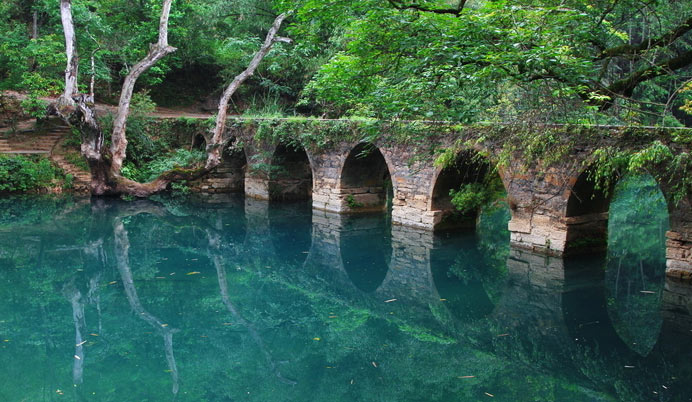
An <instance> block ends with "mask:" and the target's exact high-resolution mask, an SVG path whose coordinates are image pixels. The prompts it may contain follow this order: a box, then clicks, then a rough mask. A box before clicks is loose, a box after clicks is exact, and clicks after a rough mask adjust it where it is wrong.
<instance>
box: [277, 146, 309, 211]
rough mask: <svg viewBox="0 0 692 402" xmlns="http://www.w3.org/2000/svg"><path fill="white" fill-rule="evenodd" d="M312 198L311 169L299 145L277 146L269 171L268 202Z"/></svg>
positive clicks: (306, 156) (305, 154)
mask: <svg viewBox="0 0 692 402" xmlns="http://www.w3.org/2000/svg"><path fill="white" fill-rule="evenodd" d="M311 198H312V168H311V167H310V159H309V158H308V155H307V153H306V152H305V149H304V148H303V147H301V146H300V145H293V144H279V146H277V147H276V150H274V155H273V156H272V160H271V169H270V171H269V200H270V201H306V200H310V199H311Z"/></svg>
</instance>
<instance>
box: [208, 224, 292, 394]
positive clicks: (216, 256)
mask: <svg viewBox="0 0 692 402" xmlns="http://www.w3.org/2000/svg"><path fill="white" fill-rule="evenodd" d="M207 236H208V237H209V254H210V256H209V257H210V259H211V261H212V262H213V264H214V268H216V275H217V278H218V281H219V291H220V292H221V300H222V301H223V304H224V305H225V306H226V309H227V310H228V311H229V312H230V313H231V315H233V318H235V319H236V321H238V322H239V323H240V324H241V325H242V326H244V327H245V328H247V330H248V332H249V333H250V336H251V337H252V339H253V340H254V341H255V343H256V344H257V346H258V347H259V348H260V351H262V355H263V356H264V359H265V360H266V362H267V365H268V366H269V369H270V370H271V372H272V373H273V374H274V375H275V376H276V378H278V379H279V381H281V382H283V383H284V384H289V385H295V384H297V382H296V381H293V380H289V379H288V378H286V377H284V376H283V375H282V374H281V372H280V371H279V368H278V365H279V364H283V363H285V362H276V361H275V360H274V358H273V357H272V355H271V353H270V352H269V349H268V348H267V346H266V345H265V343H264V340H263V339H262V337H261V336H260V334H259V332H257V329H256V328H255V326H254V325H253V324H252V323H251V322H249V321H248V320H246V319H245V318H243V316H242V315H241V314H240V312H239V311H238V309H237V308H236V306H235V305H234V304H233V302H231V298H230V297H229V295H228V280H227V279H226V267H225V266H224V263H223V255H222V253H221V237H220V236H219V235H218V234H216V233H213V232H212V231H211V230H207Z"/></svg>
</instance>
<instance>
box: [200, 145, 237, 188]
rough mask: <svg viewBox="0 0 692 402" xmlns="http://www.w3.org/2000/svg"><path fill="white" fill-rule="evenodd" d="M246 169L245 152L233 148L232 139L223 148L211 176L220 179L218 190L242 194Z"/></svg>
mask: <svg viewBox="0 0 692 402" xmlns="http://www.w3.org/2000/svg"><path fill="white" fill-rule="evenodd" d="M205 147H206V144H205ZM246 169H247V157H246V156H245V152H244V151H243V150H242V149H239V148H238V147H236V146H235V139H233V140H232V141H230V142H229V143H228V145H226V148H224V150H223V159H222V161H221V164H219V166H218V167H217V168H216V169H215V172H214V173H213V174H212V176H215V177H217V178H218V179H220V181H219V182H218V184H217V185H218V188H219V189H223V190H224V191H223V192H229V193H243V192H244V191H245V171H246ZM212 185H213V184H212Z"/></svg>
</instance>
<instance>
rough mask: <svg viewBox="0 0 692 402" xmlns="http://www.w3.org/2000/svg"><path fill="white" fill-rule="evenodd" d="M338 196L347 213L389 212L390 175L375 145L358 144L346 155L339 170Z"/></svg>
mask: <svg viewBox="0 0 692 402" xmlns="http://www.w3.org/2000/svg"><path fill="white" fill-rule="evenodd" d="M341 194H342V197H343V200H344V209H345V210H346V211H347V212H376V211H386V210H389V209H391V206H392V200H393V199H394V189H393V186H392V176H391V174H390V172H389V167H388V166H387V161H386V160H385V158H384V156H383V155H382V152H380V150H379V149H377V147H376V146H375V145H373V144H371V143H361V144H358V145H357V146H356V147H355V148H353V149H352V150H351V152H350V153H349V154H348V157H347V158H346V161H345V162H344V167H343V170H342V171H341Z"/></svg>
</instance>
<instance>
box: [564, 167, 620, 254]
mask: <svg viewBox="0 0 692 402" xmlns="http://www.w3.org/2000/svg"><path fill="white" fill-rule="evenodd" d="M592 172H593V170H592V168H591V167H589V168H587V169H585V170H584V171H582V172H581V173H580V174H579V176H577V177H576V179H573V183H574V184H572V187H571V189H570V191H569V196H568V198H567V205H566V206H565V224H566V229H567V235H566V240H565V254H580V253H591V252H604V251H605V250H606V249H607V242H608V209H609V208H610V200H611V198H612V194H613V190H614V188H615V183H616V182H617V181H618V179H619V178H618V177H614V178H613V180H611V182H612V183H613V184H612V185H611V186H610V187H609V188H607V189H603V188H600V187H599V186H597V185H596V181H595V180H593V179H592Z"/></svg>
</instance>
